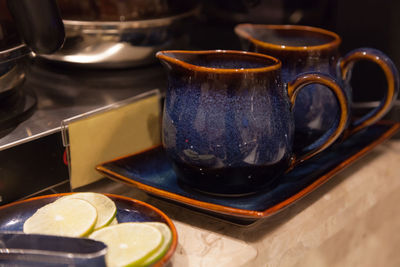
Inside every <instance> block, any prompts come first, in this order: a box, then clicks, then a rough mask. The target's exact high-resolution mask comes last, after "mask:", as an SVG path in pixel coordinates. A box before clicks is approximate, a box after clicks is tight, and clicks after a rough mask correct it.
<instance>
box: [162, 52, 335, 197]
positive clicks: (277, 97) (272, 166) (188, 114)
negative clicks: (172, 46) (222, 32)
mask: <svg viewBox="0 0 400 267" xmlns="http://www.w3.org/2000/svg"><path fill="white" fill-rule="evenodd" d="M157 56H158V57H159V59H160V60H161V62H162V63H163V65H164V66H165V67H166V69H167V71H168V88H167V92H166V97H165V105H164V114H163V126H162V130H163V132H162V136H163V145H164V147H165V149H166V152H167V154H168V155H169V157H170V159H171V161H172V163H173V166H174V169H175V171H176V173H177V175H178V177H179V178H180V179H181V181H183V182H184V183H186V184H188V185H190V186H191V187H192V188H196V189H198V190H200V191H204V192H208V193H214V194H244V193H250V192H255V191H259V190H263V189H265V188H267V187H269V186H272V185H273V183H274V182H276V177H278V176H279V175H280V174H282V173H283V172H284V171H286V170H287V169H288V168H289V166H290V165H291V164H292V158H293V153H292V145H293V134H294V119H293V114H292V104H291V102H290V100H289V96H288V91H287V90H286V87H285V86H284V83H283V82H282V80H281V70H280V62H279V61H278V60H276V59H275V58H272V57H267V56H264V55H261V54H255V53H245V52H238V51H202V52H189V51H163V52H159V53H158V54H157ZM321 79H322V78H321ZM323 79H325V78H323ZM297 86H299V85H297ZM298 88H301V87H298ZM326 139H327V138H325V139H324V141H323V142H325V141H326ZM323 142H321V144H322V143H323ZM319 145H320V144H317V145H316V147H317V146H319Z"/></svg>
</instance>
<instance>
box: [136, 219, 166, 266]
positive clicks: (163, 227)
mask: <svg viewBox="0 0 400 267" xmlns="http://www.w3.org/2000/svg"><path fill="white" fill-rule="evenodd" d="M145 224H147V225H150V226H153V227H156V228H157V229H158V230H160V232H161V234H162V236H163V242H162V244H161V246H160V247H159V248H158V249H157V250H156V251H155V252H154V253H153V254H151V255H150V256H149V257H148V258H147V259H145V261H144V262H143V263H142V264H143V266H150V265H152V264H154V263H155V262H157V261H158V260H160V259H161V258H162V257H163V256H164V255H165V253H166V252H167V251H168V249H169V247H170V246H171V243H172V233H171V229H169V227H168V226H167V225H166V224H165V223H161V222H145Z"/></svg>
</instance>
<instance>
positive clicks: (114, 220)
mask: <svg viewBox="0 0 400 267" xmlns="http://www.w3.org/2000/svg"><path fill="white" fill-rule="evenodd" d="M116 224H118V220H117V217H115V218H114V219H113V220H112V221H111V222H110V224H109V225H110V226H111V225H116Z"/></svg>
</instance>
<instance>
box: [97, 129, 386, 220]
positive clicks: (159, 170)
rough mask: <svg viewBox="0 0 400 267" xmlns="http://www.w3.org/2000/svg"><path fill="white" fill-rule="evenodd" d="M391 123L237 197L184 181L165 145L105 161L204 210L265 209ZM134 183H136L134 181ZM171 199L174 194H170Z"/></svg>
mask: <svg viewBox="0 0 400 267" xmlns="http://www.w3.org/2000/svg"><path fill="white" fill-rule="evenodd" d="M391 127H392V124H376V125H373V126H371V127H368V128H367V129H365V130H363V131H361V132H359V133H357V134H355V135H353V136H351V137H349V138H348V139H346V140H345V141H344V142H342V143H339V144H338V146H337V147H334V148H332V147H331V148H329V149H327V150H325V151H324V152H322V153H321V154H320V155H319V156H318V157H315V158H312V159H311V160H309V161H307V162H305V163H304V164H302V165H299V166H298V167H296V168H294V169H293V170H292V171H291V172H289V173H287V174H285V175H283V176H281V177H280V178H279V179H278V182H277V183H276V185H275V186H274V187H273V188H272V189H269V190H265V191H260V192H258V193H255V194H252V195H248V196H240V197H235V198H232V197H222V196H212V195H209V194H202V193H200V192H197V191H194V190H190V189H189V188H188V187H186V186H184V185H182V183H180V182H179V180H178V178H177V176H176V173H175V171H174V169H173V166H172V164H171V162H170V161H169V160H168V158H167V156H166V153H165V151H164V150H163V148H162V147H161V146H160V147H157V148H154V149H151V150H148V151H146V152H144V153H140V154H136V155H132V156H128V157H124V158H119V159H116V160H114V161H111V162H108V163H106V164H104V165H103V167H104V168H105V169H106V170H107V172H106V174H107V175H108V176H111V177H114V179H117V180H121V182H124V183H126V181H125V180H122V179H119V178H118V177H125V178H126V179H128V180H131V181H134V182H139V183H142V184H145V185H147V186H150V187H152V188H156V189H161V190H165V191H167V192H171V193H174V194H177V195H179V196H184V197H188V198H190V199H193V200H198V201H202V203H204V204H203V205H202V204H199V205H198V206H195V207H197V208H198V209H200V210H202V211H203V212H208V211H209V210H208V208H207V204H208V203H211V204H218V205H222V206H224V207H226V208H237V209H243V210H246V211H264V210H267V209H269V208H271V207H272V206H274V205H277V204H279V203H282V202H283V201H286V200H287V199H289V198H290V197H292V196H293V195H295V194H296V193H298V192H299V191H300V190H302V189H303V188H305V187H306V186H308V185H310V184H311V183H313V182H314V181H315V180H317V179H318V178H320V177H321V176H322V175H325V174H327V173H329V171H331V170H332V169H333V168H335V167H337V166H339V165H343V164H346V165H348V164H349V163H346V160H347V159H349V158H351V157H353V156H354V155H355V154H356V153H358V152H360V151H361V150H363V149H366V148H368V147H369V146H371V144H372V143H373V142H375V141H376V140H377V139H378V138H380V137H381V136H382V135H384V134H385V133H386V132H387V131H388V130H390V129H391ZM116 175H118V176H116ZM132 184H133V183H132ZM133 186H135V185H134V184H133ZM154 192H155V191H154V190H152V191H151V192H150V193H152V194H155V196H158V194H157V193H154ZM169 199H171V198H170V197H169ZM172 200H173V201H175V202H177V203H180V201H179V199H177V198H172ZM191 208H193V207H191ZM276 212H277V211H276ZM213 215H214V216H221V214H218V213H213ZM224 218H225V219H228V220H230V221H234V222H237V223H243V224H244V223H249V221H251V220H249V219H246V216H245V215H241V214H238V213H236V214H235V213H232V214H231V215H230V216H226V217H224ZM253 220H254V219H253Z"/></svg>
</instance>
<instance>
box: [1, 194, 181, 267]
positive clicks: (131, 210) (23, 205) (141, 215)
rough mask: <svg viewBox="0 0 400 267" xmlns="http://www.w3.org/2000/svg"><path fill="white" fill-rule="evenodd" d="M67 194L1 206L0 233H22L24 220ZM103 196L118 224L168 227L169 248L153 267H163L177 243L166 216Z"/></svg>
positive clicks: (129, 201)
mask: <svg viewBox="0 0 400 267" xmlns="http://www.w3.org/2000/svg"><path fill="white" fill-rule="evenodd" d="M68 194H70V193H65V194H54V195H47V196H40V197H35V198H31V199H27V200H22V201H18V202H13V203H10V204H7V205H4V206H1V207H0V231H22V229H23V225H24V222H25V220H26V219H28V218H29V217H30V216H32V215H33V213H35V212H36V210H37V209H39V208H41V207H43V206H44V205H46V204H49V203H51V202H53V201H55V200H56V199H57V198H60V197H62V196H64V195H68ZM105 195H106V196H108V197H109V198H111V199H112V200H113V201H114V202H115V204H116V206H117V220H118V222H120V223H122V222H149V221H152V222H163V223H165V224H167V225H168V226H169V228H170V229H171V232H172V243H171V247H170V248H169V250H168V252H167V253H166V254H165V255H164V257H163V258H161V259H160V260H159V261H158V262H157V263H156V264H155V265H154V266H163V265H165V264H166V263H167V262H168V260H169V259H170V258H171V256H172V254H173V253H174V252H175V249H176V246H177V243H178V238H177V232H176V228H175V226H174V224H173V223H172V221H171V220H170V219H169V218H168V216H167V215H165V214H164V213H163V212H161V211H160V210H158V209H157V208H155V207H153V206H151V205H149V204H147V203H144V202H142V201H139V200H135V199H132V198H128V197H123V196H118V195H112V194H105Z"/></svg>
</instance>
